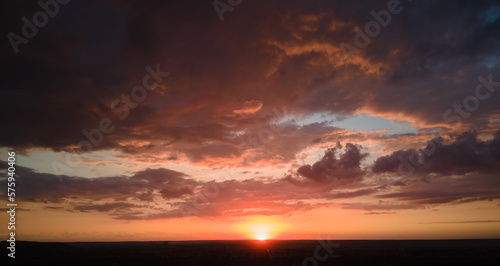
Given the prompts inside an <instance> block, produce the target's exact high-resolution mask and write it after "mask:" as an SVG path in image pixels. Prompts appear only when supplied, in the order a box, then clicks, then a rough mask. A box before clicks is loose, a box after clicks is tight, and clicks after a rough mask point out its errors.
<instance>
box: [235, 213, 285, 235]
mask: <svg viewBox="0 0 500 266" xmlns="http://www.w3.org/2000/svg"><path fill="white" fill-rule="evenodd" d="M235 229H236V231H238V232H240V233H242V234H244V235H245V236H246V237H247V238H250V239H256V240H261V241H262V240H267V239H273V238H275V237H276V236H278V235H279V234H280V233H282V232H283V231H285V229H286V225H285V224H284V223H282V222H280V221H278V220H277V219H274V218H271V217H254V218H252V219H250V220H248V221H245V222H243V223H240V224H238V225H237V226H236V228H235Z"/></svg>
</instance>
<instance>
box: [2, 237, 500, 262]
mask: <svg viewBox="0 0 500 266" xmlns="http://www.w3.org/2000/svg"><path fill="white" fill-rule="evenodd" d="M331 243H338V244H340V246H339V247H338V248H334V253H333V256H329V257H328V259H326V260H324V261H322V262H320V261H316V263H317V265H498V261H499V259H500V239H491V240H340V241H331ZM5 244H6V242H4V241H3V242H2V246H3V247H4V249H5ZM318 246H321V245H320V244H319V242H318V241H316V240H288V241H287V240H267V241H263V242H260V241H255V240H243V241H161V242H78V243H55V242H52V243H41V242H18V243H17V245H16V247H17V248H16V259H15V262H16V263H17V265H238V266H244V265H256V266H257V265H290V266H292V265H297V266H299V265H316V264H314V262H313V260H312V259H310V260H309V261H304V260H305V259H306V258H308V257H310V258H313V257H314V250H315V249H316V248H317V247H318ZM318 253H319V255H320V256H326V254H327V253H326V251H325V250H324V249H321V250H319V252H318ZM303 263H304V264H303Z"/></svg>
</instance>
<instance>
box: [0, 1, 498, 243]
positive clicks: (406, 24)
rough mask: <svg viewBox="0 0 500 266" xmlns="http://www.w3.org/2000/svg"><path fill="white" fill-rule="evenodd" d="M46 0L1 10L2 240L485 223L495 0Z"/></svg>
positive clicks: (359, 234) (371, 231) (456, 233)
mask: <svg viewBox="0 0 500 266" xmlns="http://www.w3.org/2000/svg"><path fill="white" fill-rule="evenodd" d="M49 2H52V3H55V5H56V6H57V10H56V9H55V8H54V5H53V6H52V7H51V8H52V9H50V10H52V11H53V12H52V15H50V14H49V15H50V16H47V17H48V19H47V21H45V22H46V25H44V26H42V27H38V28H37V32H36V34H32V36H31V37H29V36H28V37H29V38H28V37H27V36H26V33H32V32H30V30H29V29H28V30H26V26H23V25H25V21H28V22H29V23H30V24H31V23H32V22H30V21H32V19H33V15H34V14H36V12H39V11H41V10H42V12H44V11H43V10H44V8H43V7H41V6H40V5H39V4H37V1H22V2H21V3H20V1H3V2H2V3H1V6H2V8H0V10H1V11H0V12H1V14H2V15H1V16H0V17H1V20H2V23H1V24H0V29H1V30H2V34H3V36H6V37H3V41H2V42H1V50H0V53H1V58H2V60H1V65H2V69H3V70H2V82H1V85H0V88H1V97H0V112H1V117H2V118H1V130H0V173H1V178H2V181H1V185H0V189H1V191H0V197H1V198H0V202H1V204H2V206H0V209H1V210H2V213H1V214H0V221H2V223H5V225H6V224H7V221H8V214H7V213H6V212H5V211H6V210H7V208H6V203H8V202H7V196H6V192H7V185H6V184H7V181H6V176H7V168H8V165H7V162H6V161H7V152H8V151H14V152H16V154H17V155H16V163H17V164H16V174H17V178H16V203H17V204H18V208H17V216H16V217H17V220H16V222H17V223H18V226H16V235H17V236H18V239H19V240H34V241H130V240H141V241H142V240H196V239H260V238H262V239H264V238H265V239H267V238H273V239H316V238H330V239H443V238H453V239H456V238H500V66H499V65H500V48H499V47H500V2H499V1H465V0H461V1H452V0H447V1H409V0H401V1H400V2H399V1H395V0H390V1H389V0H383V1H348V0H342V1H334V0H331V1H327V0H311V1H299V0H276V1H264V0H258V1H256V0H252V1H251V0H242V1H241V0H240V1H236V0H231V1H227V0H220V1H213V0H203V1H161V0H145V1H137V0H136V1H122V0H105V1H97V0H95V1H78V0H72V1H66V2H65V1H62V0H60V1H59V2H55V0H53V1H49ZM56 11H57V12H56ZM45 12H47V11H45ZM23 17H26V18H27V20H23V19H22V18H23ZM42 19H43V18H42ZM35 23H38V24H39V25H40V22H36V21H35ZM32 26H33V25H32ZM23 27H24V28H23ZM34 27H35V28H36V27H37V26H36V25H35V26H34ZM28 28H29V27H28ZM10 32H12V33H13V34H16V35H17V36H19V38H23V39H24V40H25V41H24V42H22V43H20V41H19V42H18V43H17V44H16V45H13V43H12V36H13V35H12V34H11V35H10V36H11V38H9V33H10ZM33 35H34V36H33ZM18 40H19V39H18ZM16 50H17V51H16ZM8 233H9V232H8V230H7V226H3V225H2V226H1V227H0V234H1V235H2V239H4V238H5V237H6V235H7V234H8Z"/></svg>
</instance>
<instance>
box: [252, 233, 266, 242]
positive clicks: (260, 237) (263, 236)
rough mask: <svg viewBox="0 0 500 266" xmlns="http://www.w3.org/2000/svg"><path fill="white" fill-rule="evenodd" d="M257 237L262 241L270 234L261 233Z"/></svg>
mask: <svg viewBox="0 0 500 266" xmlns="http://www.w3.org/2000/svg"><path fill="white" fill-rule="evenodd" d="M255 239H257V240H260V241H264V240H267V239H269V235H268V234H266V233H259V234H257V235H256V236H255Z"/></svg>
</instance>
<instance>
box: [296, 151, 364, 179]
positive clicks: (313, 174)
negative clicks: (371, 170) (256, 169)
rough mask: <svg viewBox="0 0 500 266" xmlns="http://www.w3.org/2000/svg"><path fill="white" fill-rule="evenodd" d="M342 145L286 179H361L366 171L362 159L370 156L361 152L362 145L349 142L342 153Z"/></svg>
mask: <svg viewBox="0 0 500 266" xmlns="http://www.w3.org/2000/svg"><path fill="white" fill-rule="evenodd" d="M341 148H342V146H340V144H337V146H336V147H334V148H330V149H328V150H327V151H326V152H325V155H324V156H323V158H322V159H321V160H320V161H317V162H315V163H314V164H313V165H309V164H306V165H304V166H301V167H300V168H299V169H297V173H295V174H294V175H290V176H288V177H287V178H286V179H287V180H289V181H290V182H292V183H300V182H304V181H312V182H313V183H319V184H328V183H344V184H345V183H352V182H356V181H360V180H361V179H362V178H363V175H364V174H365V172H364V171H363V170H362V169H361V167H360V164H361V161H362V160H363V159H364V158H366V157H367V156H368V154H367V153H362V152H361V147H360V146H356V145H354V144H352V143H347V144H346V146H345V152H344V153H340V149H341ZM301 178H303V179H304V180H303V181H301V180H300V179H301Z"/></svg>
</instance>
